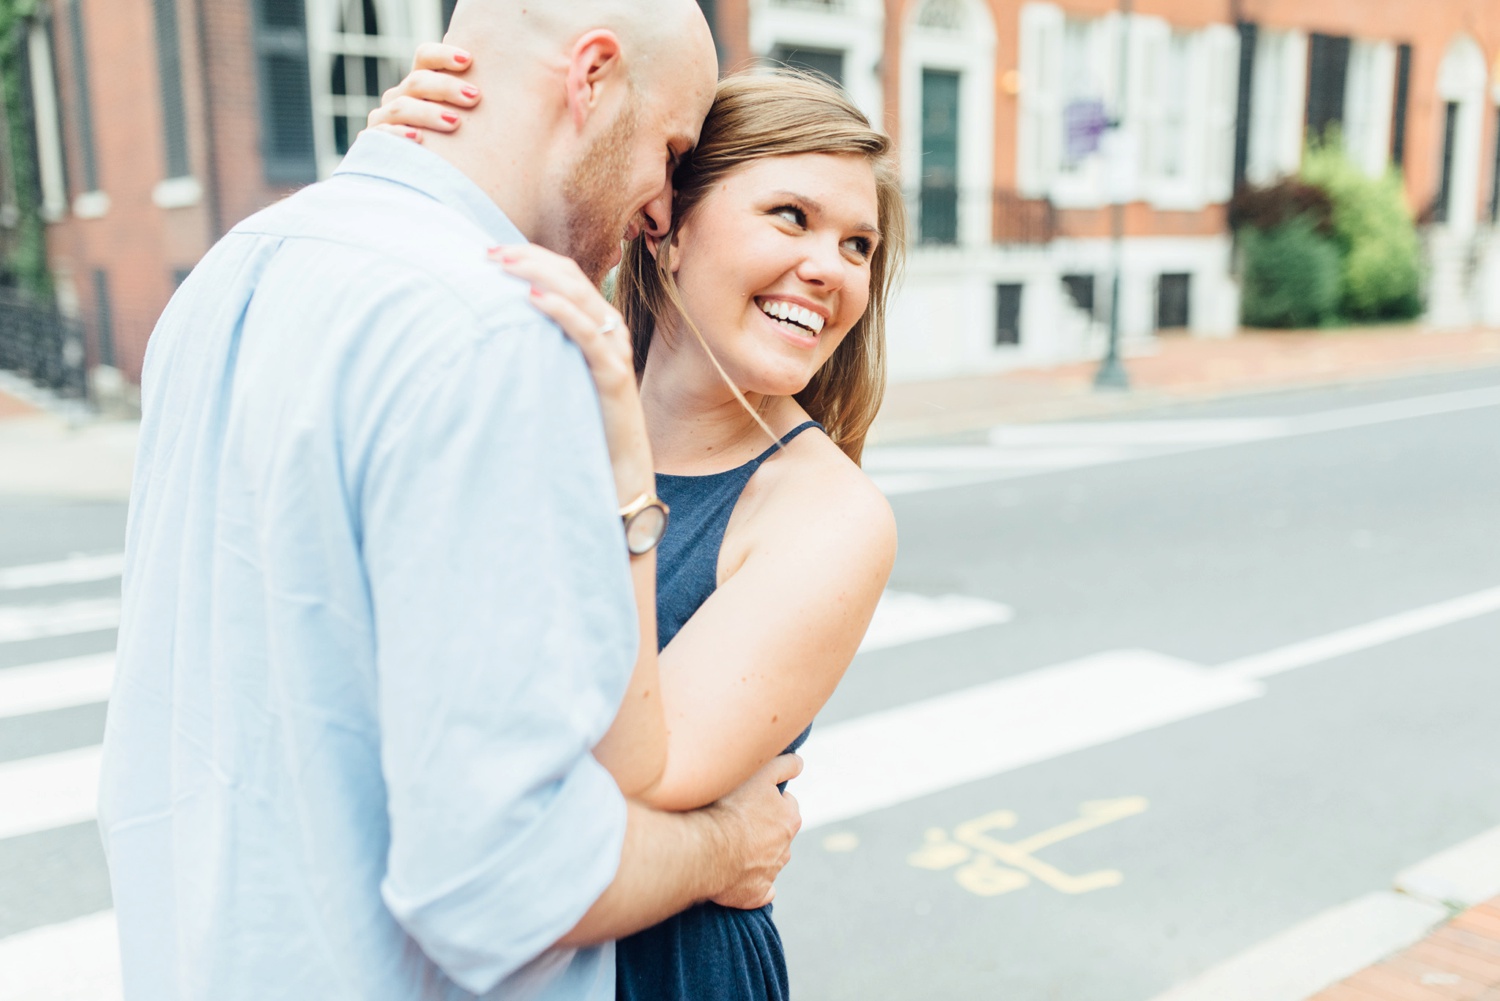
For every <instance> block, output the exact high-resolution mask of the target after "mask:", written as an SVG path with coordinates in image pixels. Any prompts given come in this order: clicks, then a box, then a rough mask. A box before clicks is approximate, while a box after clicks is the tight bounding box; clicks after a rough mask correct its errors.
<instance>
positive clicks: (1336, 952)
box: [1155, 892, 1448, 1001]
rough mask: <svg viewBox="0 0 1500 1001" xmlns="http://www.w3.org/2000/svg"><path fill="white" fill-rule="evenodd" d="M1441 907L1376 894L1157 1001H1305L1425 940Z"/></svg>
mask: <svg viewBox="0 0 1500 1001" xmlns="http://www.w3.org/2000/svg"><path fill="white" fill-rule="evenodd" d="M1447 917H1448V911H1447V910H1446V909H1445V908H1443V907H1439V906H1438V905H1436V904H1431V903H1428V902H1426V901H1422V900H1413V899H1412V898H1410V897H1403V896H1401V895H1400V894H1396V893H1390V892H1384V893H1371V894H1368V895H1366V896H1363V897H1360V898H1359V899H1357V900H1352V901H1350V902H1349V903H1347V904H1342V905H1340V906H1338V907H1335V908H1333V909H1331V910H1328V911H1325V912H1323V913H1322V914H1319V915H1317V916H1316V917H1313V918H1312V919H1310V920H1308V921H1304V922H1302V923H1301V924H1299V925H1296V926H1294V927H1292V928H1289V929H1288V930H1286V931H1284V932H1282V933H1281V934H1280V935H1277V936H1275V937H1274V938H1271V939H1268V940H1266V941H1265V942H1262V943H1261V944H1260V945H1258V946H1255V947H1254V948H1252V949H1249V950H1247V951H1245V952H1243V953H1241V954H1240V955H1238V956H1235V957H1234V958H1233V959H1230V960H1229V961H1227V962H1225V963H1222V964H1220V965H1218V966H1216V967H1214V968H1213V969H1211V970H1209V971H1207V972H1206V973H1204V974H1202V975H1201V976H1198V977H1195V978H1194V979H1192V980H1190V981H1188V982H1187V983H1185V984H1182V985H1180V986H1178V987H1175V988H1173V989H1172V990H1169V991H1167V992H1166V993H1165V994H1161V995H1158V996H1157V997H1156V998H1155V1001H1304V999H1305V998H1309V997H1311V996H1312V995H1314V994H1316V993H1318V992H1319V991H1320V990H1322V989H1323V988H1325V987H1327V986H1329V985H1330V984H1336V983H1338V982H1339V981H1340V980H1343V979H1344V978H1345V977H1350V976H1353V975H1354V974H1356V973H1358V972H1359V971H1360V970H1363V969H1364V968H1365V967H1367V966H1370V965H1372V964H1374V963H1378V962H1380V961H1381V960H1382V959H1384V958H1385V957H1387V956H1389V955H1390V954H1391V953H1393V952H1395V951H1397V950H1398V949H1402V948H1405V947H1406V946H1408V945H1411V944H1412V943H1413V942H1415V941H1417V940H1418V939H1420V938H1421V937H1422V936H1424V935H1426V934H1427V932H1428V931H1429V930H1430V929H1431V928H1432V926H1433V925H1435V924H1437V923H1439V922H1440V921H1442V920H1444V919H1445V918H1447Z"/></svg>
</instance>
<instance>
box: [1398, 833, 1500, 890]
mask: <svg viewBox="0 0 1500 1001" xmlns="http://www.w3.org/2000/svg"><path fill="white" fill-rule="evenodd" d="M1396 889H1398V890H1400V891H1401V892H1402V893H1407V894H1410V895H1411V896H1414V897H1422V898H1425V899H1427V900H1431V901H1434V902H1437V903H1442V904H1448V905H1450V906H1452V905H1457V906H1459V907H1474V906H1476V905H1478V904H1482V903H1484V902H1485V901H1486V900H1489V899H1491V898H1492V897H1496V896H1500V827H1495V828H1491V829H1490V830H1488V831H1485V832H1484V833H1483V834H1479V835H1476V836H1475V837H1472V838H1470V839H1469V840H1468V841H1465V842H1463V843H1462V844H1457V845H1454V846H1453V847H1452V848H1449V849H1448V850H1447V851H1444V852H1439V853H1438V854H1436V855H1434V856H1432V857H1431V858H1429V859H1426V860H1424V861H1422V862H1418V863H1417V864H1416V865H1414V866H1412V867H1411V868H1410V869H1404V870H1402V871H1401V872H1399V873H1397V874H1396Z"/></svg>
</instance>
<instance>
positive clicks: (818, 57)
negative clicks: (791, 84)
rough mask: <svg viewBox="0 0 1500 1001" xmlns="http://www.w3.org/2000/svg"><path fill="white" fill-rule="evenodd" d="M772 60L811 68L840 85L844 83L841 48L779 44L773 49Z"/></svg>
mask: <svg viewBox="0 0 1500 1001" xmlns="http://www.w3.org/2000/svg"><path fill="white" fill-rule="evenodd" d="M771 61H772V62H773V63H778V64H780V65H782V66H793V67H796V68H797V69H804V70H811V71H812V72H814V73H818V74H821V75H823V76H826V77H828V79H830V80H832V81H833V82H834V83H836V84H838V85H839V86H841V87H842V86H843V84H844V53H843V51H842V50H840V49H815V48H809V47H807V46H802V45H778V46H776V47H775V48H774V49H772V50H771Z"/></svg>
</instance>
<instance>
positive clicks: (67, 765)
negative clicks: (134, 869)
mask: <svg viewBox="0 0 1500 1001" xmlns="http://www.w3.org/2000/svg"><path fill="white" fill-rule="evenodd" d="M101 751H102V748H100V747H97V746H96V747H84V748H80V749H78V750H76V751H63V752H62V753H60V754H48V755H45V756H43V757H39V758H23V759H21V760H20V761H8V762H6V763H4V764H0V803H3V804H5V806H4V809H3V810H0V839H4V838H15V837H20V836H21V835H23V834H35V833H37V832H38V831H47V830H51V829H52V828H54V827H67V826H69V825H71V824H81V823H84V822H85V821H89V820H93V819H94V818H95V812H96V810H97V800H98V798H99V759H100V756H101Z"/></svg>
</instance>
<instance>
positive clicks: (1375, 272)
mask: <svg viewBox="0 0 1500 1001" xmlns="http://www.w3.org/2000/svg"><path fill="white" fill-rule="evenodd" d="M1302 179H1303V180H1304V181H1306V182H1307V183H1308V184H1312V185H1315V186H1316V187H1319V188H1321V189H1323V191H1325V192H1326V193H1327V194H1328V197H1329V199H1330V200H1331V201H1332V203H1333V213H1332V217H1331V221H1332V226H1333V240H1334V243H1335V244H1336V245H1337V247H1338V250H1339V260H1340V279H1341V283H1340V284H1341V290H1340V295H1339V312H1340V314H1342V315H1343V316H1344V317H1345V318H1347V319H1350V320H1397V319H1410V318H1412V317H1414V316H1416V315H1418V314H1419V313H1421V311H1422V291H1421V290H1422V246H1421V242H1420V240H1419V239H1418V237H1417V228H1416V223H1415V221H1414V220H1413V219H1412V215H1411V211H1410V209H1408V208H1407V204H1406V196H1405V193H1404V192H1403V189H1402V184H1401V175H1400V174H1399V173H1397V172H1396V171H1395V170H1388V171H1386V172H1385V173H1384V174H1383V175H1381V176H1380V177H1370V176H1369V175H1368V174H1366V173H1365V172H1364V171H1363V170H1361V169H1360V168H1359V167H1358V166H1356V165H1355V164H1354V163H1352V162H1350V160H1349V158H1348V157H1347V156H1346V155H1345V153H1344V149H1343V141H1342V139H1341V137H1340V136H1339V135H1338V133H1337V131H1334V132H1332V133H1330V134H1329V135H1328V136H1326V137H1325V139H1324V141H1322V142H1319V143H1315V144H1312V145H1310V146H1309V147H1308V149H1307V154H1306V156H1304V157H1303V160H1302Z"/></svg>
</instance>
